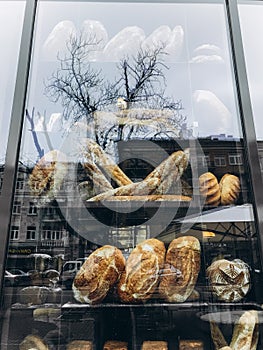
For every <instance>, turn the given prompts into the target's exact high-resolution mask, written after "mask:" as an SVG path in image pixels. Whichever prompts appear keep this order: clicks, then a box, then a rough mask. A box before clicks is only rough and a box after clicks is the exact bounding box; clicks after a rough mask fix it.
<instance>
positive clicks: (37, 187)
mask: <svg viewBox="0 0 263 350" xmlns="http://www.w3.org/2000/svg"><path fill="white" fill-rule="evenodd" d="M67 171H68V163H67V157H66V155H65V154H64V153H63V152H61V151H59V150H52V151H50V152H48V153H46V154H45V155H44V156H43V157H42V158H41V159H40V160H39V162H38V163H37V164H36V165H35V167H34V168H33V170H32V173H31V174H30V176H29V187H30V189H31V192H32V194H33V195H34V196H38V197H41V196H45V197H47V198H49V199H53V198H55V196H56V194H57V192H58V191H59V190H60V188H61V185H62V183H63V180H64V179H65V177H66V176H67Z"/></svg>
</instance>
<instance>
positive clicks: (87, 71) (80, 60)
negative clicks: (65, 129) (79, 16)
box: [45, 34, 115, 123]
mask: <svg viewBox="0 0 263 350" xmlns="http://www.w3.org/2000/svg"><path fill="white" fill-rule="evenodd" d="M98 44H99V42H98V40H97V39H96V37H94V36H90V37H84V36H83V35H82V34H81V35H80V36H78V37H75V36H71V37H70V40H69V41H68V43H67V52H68V53H67V55H65V57H63V58H62V57H59V56H58V61H59V68H58V69H57V70H56V71H55V72H54V73H53V74H52V76H51V77H50V78H49V79H48V81H47V83H46V87H45V93H46V95H47V96H48V97H49V98H50V99H51V100H52V101H53V102H58V101H60V102H61V104H62V107H63V116H64V118H65V119H66V120H68V119H70V120H72V122H73V123H74V122H76V121H78V120H79V119H81V118H82V117H86V118H87V121H89V120H90V118H92V113H93V112H94V111H96V110H98V109H99V108H100V106H102V105H105V104H108V103H109V101H110V100H111V96H112V94H113V95H114V96H115V94H114V91H112V87H111V86H109V85H107V84H106V83H105V81H104V78H103V77H102V73H101V70H99V69H96V68H94V66H92V65H91V64H90V63H89V55H90V54H91V53H92V52H93V51H94V50H95V47H96V46H97V45H98Z"/></svg>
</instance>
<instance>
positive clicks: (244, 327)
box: [230, 310, 259, 350]
mask: <svg viewBox="0 0 263 350" xmlns="http://www.w3.org/2000/svg"><path fill="white" fill-rule="evenodd" d="M258 336H259V335H258V313H257V311H256V310H249V311H245V312H244V313H243V314H242V315H241V317H240V318H239V320H238V321H237V322H236V324H235V327H234V331H233V335H232V339H231V343H230V348H231V349H232V350H256V349H257V343H258Z"/></svg>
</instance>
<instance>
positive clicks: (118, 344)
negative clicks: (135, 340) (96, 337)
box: [103, 340, 128, 350]
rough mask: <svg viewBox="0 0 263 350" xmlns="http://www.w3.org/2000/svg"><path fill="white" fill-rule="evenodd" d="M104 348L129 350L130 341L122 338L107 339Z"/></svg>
mask: <svg viewBox="0 0 263 350" xmlns="http://www.w3.org/2000/svg"><path fill="white" fill-rule="evenodd" d="M103 350H128V343H127V342H125V341H120V340H107V341H106V342H105V344H104V345H103Z"/></svg>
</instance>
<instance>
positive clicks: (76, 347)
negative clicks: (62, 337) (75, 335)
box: [66, 340, 93, 350]
mask: <svg viewBox="0 0 263 350" xmlns="http://www.w3.org/2000/svg"><path fill="white" fill-rule="evenodd" d="M66 349H67V350H92V349H93V345H92V342H91V341H89V340H73V341H71V342H70V343H68V344H67V347H66Z"/></svg>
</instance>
